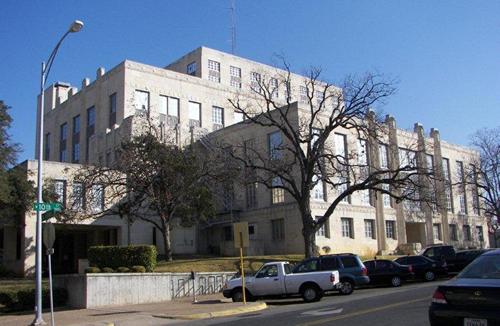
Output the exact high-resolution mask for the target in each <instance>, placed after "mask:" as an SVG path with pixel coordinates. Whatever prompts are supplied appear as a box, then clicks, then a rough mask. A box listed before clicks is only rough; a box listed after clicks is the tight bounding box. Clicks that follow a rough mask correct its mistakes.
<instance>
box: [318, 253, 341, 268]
mask: <svg viewBox="0 0 500 326" xmlns="http://www.w3.org/2000/svg"><path fill="white" fill-rule="evenodd" d="M338 269H339V262H338V260H337V257H335V256H331V257H328V256H323V257H321V270H323V271H332V270H338Z"/></svg>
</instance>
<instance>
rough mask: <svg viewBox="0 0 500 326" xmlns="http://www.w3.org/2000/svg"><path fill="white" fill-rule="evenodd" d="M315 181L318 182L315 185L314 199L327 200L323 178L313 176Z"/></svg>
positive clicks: (312, 193) (313, 190)
mask: <svg viewBox="0 0 500 326" xmlns="http://www.w3.org/2000/svg"><path fill="white" fill-rule="evenodd" d="M312 181H313V182H316V184H315V185H314V187H313V189H312V192H311V195H312V198H313V199H314V200H321V201H324V200H325V186H324V183H323V180H321V179H320V178H318V177H317V176H313V180H312Z"/></svg>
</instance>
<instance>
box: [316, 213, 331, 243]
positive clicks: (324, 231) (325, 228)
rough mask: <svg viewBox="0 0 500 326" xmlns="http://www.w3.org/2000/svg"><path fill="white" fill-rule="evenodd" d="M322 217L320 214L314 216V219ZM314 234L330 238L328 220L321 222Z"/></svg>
mask: <svg viewBox="0 0 500 326" xmlns="http://www.w3.org/2000/svg"><path fill="white" fill-rule="evenodd" d="M320 218H322V216H316V221H317V220H319V219H320ZM316 236H317V237H325V238H328V239H329V238H330V230H329V228H328V220H327V221H326V222H325V223H323V225H322V226H321V227H320V228H319V229H318V231H316Z"/></svg>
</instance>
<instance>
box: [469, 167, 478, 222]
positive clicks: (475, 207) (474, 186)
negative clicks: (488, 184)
mask: <svg viewBox="0 0 500 326" xmlns="http://www.w3.org/2000/svg"><path fill="white" fill-rule="evenodd" d="M470 170H471V171H472V178H473V180H472V211H473V212H474V214H475V215H479V214H480V212H479V210H480V203H479V189H478V187H477V184H478V180H477V179H478V173H477V169H476V166H475V165H474V164H471V165H470Z"/></svg>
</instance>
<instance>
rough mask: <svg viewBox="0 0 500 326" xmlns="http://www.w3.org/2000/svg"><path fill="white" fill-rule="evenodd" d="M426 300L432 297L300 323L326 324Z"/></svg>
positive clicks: (309, 325)
mask: <svg viewBox="0 0 500 326" xmlns="http://www.w3.org/2000/svg"><path fill="white" fill-rule="evenodd" d="M424 300H430V298H429V297H424V298H419V299H414V300H409V301H402V302H397V303H393V304H389V305H385V306H381V307H376V308H371V309H365V310H360V311H355V312H351V313H348V314H345V315H340V316H335V317H330V318H323V319H318V320H315V321H311V322H307V323H304V324H300V325H303V326H313V325H321V324H325V323H328V322H332V321H335V320H340V319H345V318H350V317H356V316H360V315H364V314H369V313H372V312H376V311H381V310H385V309H390V308H394V307H398V306H404V305H407V304H411V303H415V302H419V301H424Z"/></svg>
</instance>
